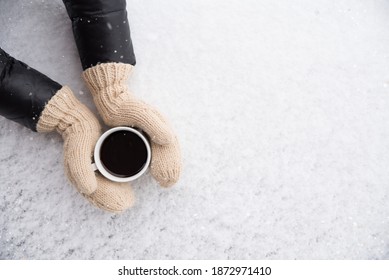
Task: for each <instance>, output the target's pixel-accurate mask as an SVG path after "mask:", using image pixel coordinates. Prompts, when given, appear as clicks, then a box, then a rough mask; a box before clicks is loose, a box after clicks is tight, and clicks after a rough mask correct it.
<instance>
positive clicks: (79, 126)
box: [37, 86, 133, 212]
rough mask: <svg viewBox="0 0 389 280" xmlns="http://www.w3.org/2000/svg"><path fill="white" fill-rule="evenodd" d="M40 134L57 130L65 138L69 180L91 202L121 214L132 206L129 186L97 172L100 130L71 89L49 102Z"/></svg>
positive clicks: (61, 91) (41, 119)
mask: <svg viewBox="0 0 389 280" xmlns="http://www.w3.org/2000/svg"><path fill="white" fill-rule="evenodd" d="M37 130H38V132H51V131H54V130H56V131H57V132H58V133H59V134H61V135H62V138H63V139H64V142H65V143H64V163H65V170H66V173H67V176H68V178H69V180H70V181H71V182H72V184H73V185H75V186H76V188H77V189H78V191H79V192H80V193H82V194H83V195H84V196H85V197H86V198H87V199H88V200H89V201H90V202H92V203H93V204H94V205H96V206H98V207H99V208H101V209H104V210H107V211H111V212H121V211H123V210H125V209H127V208H129V207H130V206H131V205H132V204H133V195H132V190H131V187H130V186H129V185H123V184H119V183H114V182H111V181H109V180H107V179H105V178H103V177H102V176H101V175H99V174H98V173H95V172H94V170H93V168H92V165H91V159H92V155H93V150H94V146H95V144H96V142H97V140H98V138H99V136H100V135H101V127H100V124H99V122H98V121H97V119H96V118H95V116H94V115H93V114H92V113H91V112H90V111H89V110H88V108H87V107H86V106H85V105H83V104H82V103H80V101H78V100H77V98H76V97H75V96H74V95H73V93H72V91H71V90H70V88H68V87H66V86H65V87H62V88H61V89H60V90H59V91H58V92H57V93H56V94H55V95H54V96H53V97H52V98H51V99H50V101H49V102H48V104H47V105H46V106H45V109H44V110H43V112H42V114H41V116H40V118H39V122H38V125H37Z"/></svg>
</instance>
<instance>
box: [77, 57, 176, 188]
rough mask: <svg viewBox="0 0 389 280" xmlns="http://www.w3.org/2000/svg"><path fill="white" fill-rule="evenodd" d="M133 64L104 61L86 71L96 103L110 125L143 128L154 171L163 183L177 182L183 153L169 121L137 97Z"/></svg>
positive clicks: (158, 179)
mask: <svg viewBox="0 0 389 280" xmlns="http://www.w3.org/2000/svg"><path fill="white" fill-rule="evenodd" d="M132 70H133V66H132V65H130V64H124V63H102V64H99V65H96V66H94V67H91V68H89V69H87V70H85V71H84V72H83V77H84V80H85V82H86V84H87V85H88V88H89V90H90V91H91V93H92V95H93V99H94V102H95V104H96V107H97V109H98V110H99V113H100V115H101V117H102V118H103V120H104V122H105V123H106V124H107V125H109V126H113V127H115V126H131V127H137V128H140V129H142V130H143V131H144V132H145V133H146V134H147V135H148V136H149V138H150V140H151V149H152V161H151V174H152V175H153V177H154V178H155V179H156V180H157V181H158V183H159V184H160V185H161V186H164V187H168V186H171V185H173V184H174V183H176V182H177V181H178V179H179V176H180V173H181V166H182V164H181V152H180V147H179V144H178V140H177V137H176V136H175V135H174V132H173V130H172V129H171V126H170V125H169V123H168V122H167V120H166V119H165V118H164V117H163V116H162V115H161V114H160V113H159V112H158V110H156V109H155V108H154V107H152V106H150V105H149V104H147V103H145V102H143V101H142V100H139V99H137V98H136V97H135V96H134V95H133V94H132V93H131V92H130V90H129V88H128V85H127V82H128V79H129V77H130V75H131V72H132Z"/></svg>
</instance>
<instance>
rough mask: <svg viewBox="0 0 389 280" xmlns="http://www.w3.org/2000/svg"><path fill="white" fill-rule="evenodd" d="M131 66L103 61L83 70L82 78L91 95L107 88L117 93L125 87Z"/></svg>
mask: <svg viewBox="0 0 389 280" xmlns="http://www.w3.org/2000/svg"><path fill="white" fill-rule="evenodd" d="M133 67H134V66H132V65H131V64H124V63H103V64H99V65H96V66H94V67H91V68H88V69H87V70H85V71H84V72H83V78H84V80H85V82H86V84H87V85H88V87H89V89H90V91H91V92H92V94H93V95H95V94H98V93H99V92H101V91H104V90H105V89H107V88H108V89H111V90H112V92H113V93H116V94H119V93H120V92H121V91H123V90H124V89H125V88H126V87H127V81H128V78H129V77H130V75H131V72H132V70H133ZM114 97H116V96H114Z"/></svg>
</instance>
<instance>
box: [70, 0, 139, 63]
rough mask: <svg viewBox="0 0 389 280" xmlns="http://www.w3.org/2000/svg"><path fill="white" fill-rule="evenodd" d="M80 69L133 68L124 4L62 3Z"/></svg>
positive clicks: (104, 0)
mask: <svg viewBox="0 0 389 280" xmlns="http://www.w3.org/2000/svg"><path fill="white" fill-rule="evenodd" d="M63 2H64V4H65V6H66V10H67V12H68V15H69V17H70V19H71V21H72V28H73V35H74V38H75V40H76V44H77V48H78V52H79V54H80V58H81V64H82V67H83V69H84V70H85V69H87V68H90V67H93V66H95V65H97V64H99V63H105V62H122V63H128V64H132V65H135V63H136V61H135V54H134V49H133V46H132V41H131V35H130V26H129V23H128V19H127V10H126V0H63Z"/></svg>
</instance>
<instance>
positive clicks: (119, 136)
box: [100, 130, 148, 178]
mask: <svg viewBox="0 0 389 280" xmlns="http://www.w3.org/2000/svg"><path fill="white" fill-rule="evenodd" d="M147 157H148V151H147V147H146V145H145V143H144V141H143V140H142V139H141V138H140V137H139V136H138V135H137V134H135V133H133V132H131V131H128V130H119V131H115V132H113V133H112V134H110V135H108V136H107V138H106V139H104V141H103V143H102V144H101V148H100V160H101V163H102V165H103V166H104V168H105V169H106V170H107V171H108V172H109V173H111V174H112V175H113V176H116V177H121V178H125V177H131V176H134V175H136V174H137V173H139V172H140V171H141V170H142V169H143V167H144V166H145V164H146V162H147Z"/></svg>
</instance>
